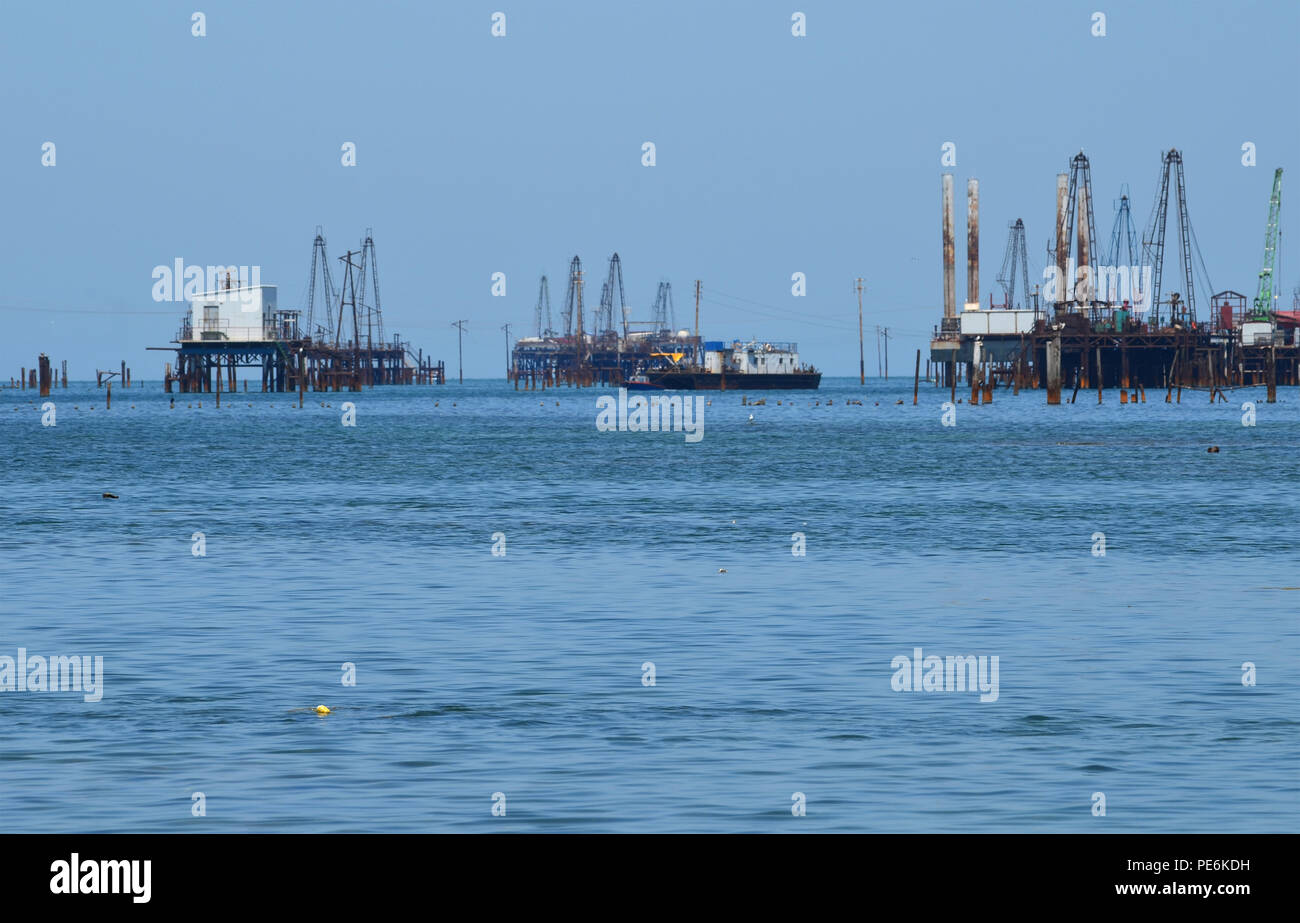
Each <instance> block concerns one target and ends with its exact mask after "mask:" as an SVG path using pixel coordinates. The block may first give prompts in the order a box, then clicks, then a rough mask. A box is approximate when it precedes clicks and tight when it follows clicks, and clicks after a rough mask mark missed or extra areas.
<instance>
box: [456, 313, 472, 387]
mask: <svg viewBox="0 0 1300 923" xmlns="http://www.w3.org/2000/svg"><path fill="white" fill-rule="evenodd" d="M468 323H469V321H468V320H458V321H454V322H453V323H452V326H453V327H455V328H456V329H457V330H459V331H460V333H458V334H456V361H457V366H458V368H457V370H456V371H457V377H458V379H459V383H460V384H464V383H465V349H464V344H463V342H462V340H463V338H464V336H465V325H466V324H468Z"/></svg>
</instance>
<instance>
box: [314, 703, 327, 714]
mask: <svg viewBox="0 0 1300 923" xmlns="http://www.w3.org/2000/svg"><path fill="white" fill-rule="evenodd" d="M329 713H330V710H329V709H328V708H326V707H325V706H324V705H317V706H316V714H318V715H328V714H329Z"/></svg>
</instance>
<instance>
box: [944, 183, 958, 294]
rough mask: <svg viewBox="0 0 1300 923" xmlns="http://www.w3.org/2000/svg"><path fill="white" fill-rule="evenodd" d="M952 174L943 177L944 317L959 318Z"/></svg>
mask: <svg viewBox="0 0 1300 923" xmlns="http://www.w3.org/2000/svg"><path fill="white" fill-rule="evenodd" d="M952 225H953V219H952V174H951V173H945V174H944V175H943V316H944V317H956V316H957V255H956V254H957V247H956V243H955V242H954V239H953V230H952Z"/></svg>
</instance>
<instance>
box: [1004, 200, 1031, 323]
mask: <svg viewBox="0 0 1300 923" xmlns="http://www.w3.org/2000/svg"><path fill="white" fill-rule="evenodd" d="M1017 269H1019V273H1017V271H1016V270H1017ZM1017 276H1019V278H1020V284H1021V292H1020V297H1021V298H1023V299H1024V300H1025V302H1026V304H1027V303H1028V301H1029V258H1028V257H1027V256H1026V246H1025V222H1024V220H1023V219H1021V218H1017V219H1016V220H1015V223H1014V224H1012V225H1011V231H1010V232H1009V233H1008V234H1007V252H1006V256H1004V257H1003V258H1002V271H1001V272H999V273H998V284H999V285H1001V286H1002V291H1003V293H1004V295H1005V296H1006V299H1007V307H1008V308H1014V307H1015V306H1016V277H1017Z"/></svg>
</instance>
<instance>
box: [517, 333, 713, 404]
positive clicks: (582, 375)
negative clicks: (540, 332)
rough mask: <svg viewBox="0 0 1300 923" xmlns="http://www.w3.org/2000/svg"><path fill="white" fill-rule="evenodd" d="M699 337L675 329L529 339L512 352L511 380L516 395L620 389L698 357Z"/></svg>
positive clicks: (518, 343)
mask: <svg viewBox="0 0 1300 923" xmlns="http://www.w3.org/2000/svg"><path fill="white" fill-rule="evenodd" d="M699 349H700V338H699V337H696V336H680V335H678V334H675V333H673V332H672V331H671V330H662V331H659V332H658V333H656V334H653V335H649V334H634V335H632V336H628V337H624V336H619V335H618V334H617V333H614V332H609V333H605V334H600V335H586V336H583V337H580V338H579V337H575V336H567V337H566V336H555V337H530V338H527V339H521V340H518V341H517V342H516V343H515V346H514V349H513V350H512V351H511V360H510V367H509V368H508V369H506V378H507V380H509V381H512V382H514V386H515V390H516V391H519V390H524V391H531V390H539V389H543V390H544V389H546V388H555V387H559V386H561V385H565V386H569V387H575V388H589V387H597V386H599V387H606V386H608V387H619V386H620V385H623V384H624V383H626V382H627V380H628V379H629V378H631V377H632V376H633V375H635V374H636V373H637V372H638V371H641V372H654V371H662V370H669V369H673V368H675V367H677V364H678V363H679V362H681V361H682V360H687V361H688V362H691V361H694V360H695V358H696V357H697V356H698V355H699Z"/></svg>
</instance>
